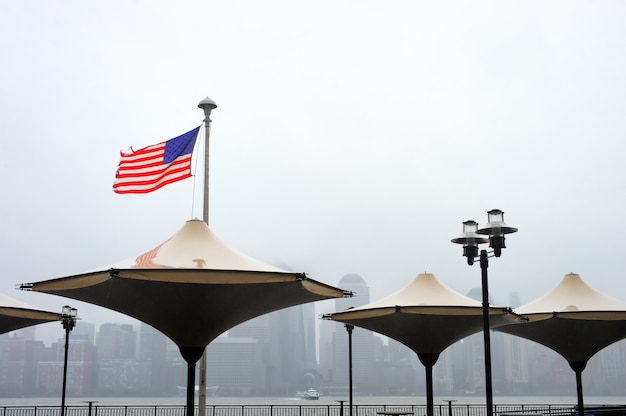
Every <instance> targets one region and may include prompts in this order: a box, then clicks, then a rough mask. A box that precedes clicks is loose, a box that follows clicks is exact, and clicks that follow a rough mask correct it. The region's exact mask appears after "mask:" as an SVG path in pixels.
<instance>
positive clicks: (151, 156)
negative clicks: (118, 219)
mask: <svg viewBox="0 0 626 416" xmlns="http://www.w3.org/2000/svg"><path fill="white" fill-rule="evenodd" d="M199 130H200V126H198V127H196V128H195V129H193V130H191V131H188V132H187V133H185V134H182V135H180V136H178V137H174V138H173V139H170V140H168V141H166V142H161V143H158V144H154V145H152V146H148V147H144V148H143V149H139V150H133V149H132V148H131V149H130V151H129V152H126V153H125V152H120V155H121V157H122V158H121V159H120V163H119V165H118V168H117V173H116V174H115V182H114V183H113V191H114V192H116V193H118V194H145V193H148V192H152V191H154V190H157V189H159V188H161V187H163V186H165V185H167V184H169V183H172V182H177V181H180V180H183V179H186V178H188V177H190V176H191V153H192V152H193V147H194V145H195V143H196V137H198V131H199Z"/></svg>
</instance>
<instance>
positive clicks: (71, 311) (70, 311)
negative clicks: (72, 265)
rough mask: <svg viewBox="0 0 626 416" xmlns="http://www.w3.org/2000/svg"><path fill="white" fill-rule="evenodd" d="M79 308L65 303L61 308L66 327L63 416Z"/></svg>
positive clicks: (62, 415)
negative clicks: (69, 355) (71, 344)
mask: <svg viewBox="0 0 626 416" xmlns="http://www.w3.org/2000/svg"><path fill="white" fill-rule="evenodd" d="M76 315H78V309H76V308H71V307H69V306H67V305H65V306H64V307H63V308H62V309H61V325H63V329H65V357H64V360H63V390H62V393H61V416H64V415H65V386H66V384H67V350H68V347H69V340H70V331H71V330H72V329H74V326H76Z"/></svg>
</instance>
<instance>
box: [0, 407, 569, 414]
mask: <svg viewBox="0 0 626 416" xmlns="http://www.w3.org/2000/svg"><path fill="white" fill-rule="evenodd" d="M348 409H349V407H348V405H347V404H344V405H343V408H342V407H341V406H340V405H335V404H333V405H314V404H311V405H289V406H283V405H258V406H255V405H209V406H207V407H206V416H344V415H346V416H350V415H349V414H348V413H349V410H348ZM385 411H388V412H389V411H398V412H410V413H413V414H414V415H415V416H424V415H426V406H425V405H398V406H394V405H379V406H377V405H354V406H353V407H352V414H353V416H378V412H385ZM450 411H451V414H450ZM60 413H61V412H60V407H59V406H0V416H59V415H60ZM486 413H487V412H486V409H485V406H484V405H477V404H467V405H462V404H455V405H448V404H445V405H435V408H434V414H435V416H485V415H486ZM195 414H196V415H197V414H198V409H197V407H196V412H195ZM494 414H496V415H506V416H514V415H515V414H518V415H520V416H522V415H524V416H526V415H528V414H537V415H542V416H573V415H574V412H573V406H565V405H560V406H557V405H549V404H546V405H542V404H539V405H528V404H526V405H524V404H520V405H513V404H506V405H494ZM65 415H66V416H185V406H183V405H173V406H166V405H157V406H150V405H145V406H141V405H129V406H110V405H107V406H102V405H93V406H66V408H65Z"/></svg>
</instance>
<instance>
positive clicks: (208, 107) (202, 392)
mask: <svg viewBox="0 0 626 416" xmlns="http://www.w3.org/2000/svg"><path fill="white" fill-rule="evenodd" d="M198 107H199V108H201V109H202V110H204V207H203V214H202V220H203V221H204V222H205V223H206V224H207V225H209V137H210V133H211V111H212V110H214V109H215V108H217V104H215V101H213V100H212V99H210V98H209V97H206V98H205V99H204V100H202V101H200V102H199V103H198ZM199 372H200V375H199V376H200V380H199V383H198V390H199V391H198V416H205V415H206V348H205V349H204V353H203V354H202V357H201V358H200V371H199ZM189 388H190V386H187V389H189ZM191 388H192V389H193V390H194V393H192V394H195V386H191ZM191 397H193V396H191ZM188 401H189V400H188ZM192 403H193V401H192ZM187 414H193V409H191V412H189V411H188V412H187Z"/></svg>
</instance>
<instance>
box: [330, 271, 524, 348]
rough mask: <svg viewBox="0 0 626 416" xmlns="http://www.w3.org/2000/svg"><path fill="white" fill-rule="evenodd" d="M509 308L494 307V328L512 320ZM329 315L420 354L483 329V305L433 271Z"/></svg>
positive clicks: (333, 318)
mask: <svg viewBox="0 0 626 416" xmlns="http://www.w3.org/2000/svg"><path fill="white" fill-rule="evenodd" d="M509 312H510V309H509V308H504V307H490V308H489V314H490V317H491V319H490V322H491V324H492V326H496V325H501V324H504V323H508V322H510V321H511V319H512V318H511V317H512V315H510V314H509ZM326 318H327V319H331V320H334V321H340V322H344V323H348V324H352V325H356V326H359V327H362V328H366V329H369V330H371V331H375V332H378V333H380V334H383V335H386V336H388V337H390V338H393V339H395V340H397V341H398V342H401V343H402V344H404V345H406V346H407V347H409V348H411V349H412V350H413V351H415V352H416V353H418V354H440V353H441V352H442V351H443V350H444V349H446V348H447V347H448V346H450V345H452V344H453V343H455V342H456V341H459V340H461V339H463V338H465V337H467V336H469V335H472V334H474V333H476V332H479V331H480V330H481V329H482V327H483V309H482V304H481V303H480V302H479V301H477V300H474V299H471V298H469V297H467V296H464V295H462V294H460V293H458V292H456V291H454V290H452V289H450V288H448V287H447V286H445V285H443V284H442V283H440V282H439V281H438V280H437V279H436V278H435V276H434V275H433V274H431V273H422V274H419V275H417V277H416V278H415V279H414V280H413V281H412V282H411V283H409V284H408V285H407V286H406V287H404V288H403V289H401V290H399V291H398V292H396V293H394V294H392V295H389V296H387V297H385V298H382V299H380V300H377V301H374V302H371V303H369V304H367V305H363V306H360V307H357V308H353V309H349V310H346V311H341V312H335V313H332V314H327V315H326ZM426 335H427V336H426Z"/></svg>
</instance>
